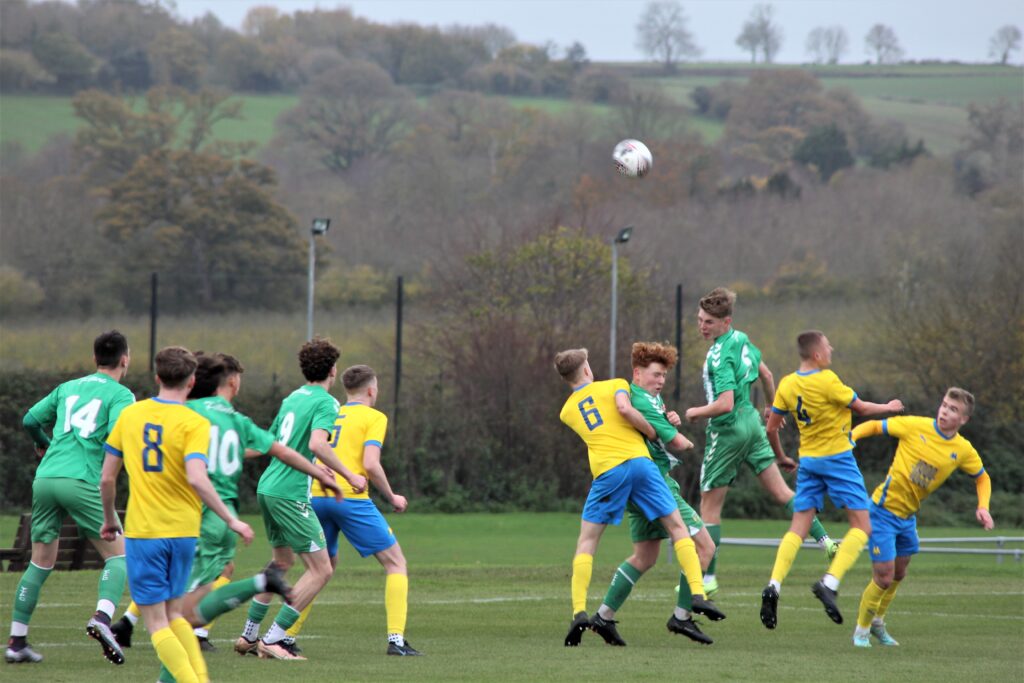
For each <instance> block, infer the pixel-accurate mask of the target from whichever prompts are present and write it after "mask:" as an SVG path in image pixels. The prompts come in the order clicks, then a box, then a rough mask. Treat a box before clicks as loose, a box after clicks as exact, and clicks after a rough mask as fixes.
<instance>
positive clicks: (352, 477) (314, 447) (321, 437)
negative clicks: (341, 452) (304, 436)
mask: <svg viewBox="0 0 1024 683" xmlns="http://www.w3.org/2000/svg"><path fill="white" fill-rule="evenodd" d="M309 450H311V451H313V455H315V456H316V457H317V458H319V459H320V462H322V463H323V464H325V465H327V466H328V467H330V468H331V469H332V470H334V471H335V472H337V473H338V474H340V475H341V476H342V478H343V479H344V480H345V481H347V482H348V483H349V484H350V485H351V486H352V488H353V489H355V491H356V493H362V492H363V491H365V490H366V477H364V476H362V475H360V474H356V473H355V472H353V471H352V470H350V469H349V468H347V467H345V465H343V464H342V462H341V460H339V459H338V456H337V455H336V454H335V453H334V449H333V448H331V443H330V441H328V434H327V432H326V431H324V430H323V429H314V430H313V434H312V435H310V437H309Z"/></svg>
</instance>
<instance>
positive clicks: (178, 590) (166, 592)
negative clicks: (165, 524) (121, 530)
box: [124, 537, 196, 605]
mask: <svg viewBox="0 0 1024 683" xmlns="http://www.w3.org/2000/svg"><path fill="white" fill-rule="evenodd" d="M124 554H125V564H126V565H127V568H128V591H129V592H130V593H131V596H132V600H134V601H135V603H136V604H138V605H155V604H157V603H158V602H166V601H167V600H173V599H174V598H180V597H181V596H183V595H185V589H186V588H187V586H188V575H189V574H190V573H191V572H192V558H193V557H194V556H195V554H196V539H195V537H187V538H126V539H124Z"/></svg>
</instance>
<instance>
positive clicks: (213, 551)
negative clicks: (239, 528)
mask: <svg viewBox="0 0 1024 683" xmlns="http://www.w3.org/2000/svg"><path fill="white" fill-rule="evenodd" d="M224 504H225V505H227V507H228V510H230V511H231V514H232V515H234V516H235V517H237V516H238V501H236V500H225V501H224ZM237 542H238V537H237V536H236V535H235V532H234V531H232V530H231V529H230V528H229V527H228V523H227V522H225V521H224V520H223V519H221V518H220V517H219V516H218V515H217V513H215V512H214V511H213V510H211V509H210V508H208V507H206V506H205V505H204V506H203V521H202V524H200V526H199V542H198V543H197V544H196V556H195V559H193V560H192V573H191V574H189V577H188V588H187V592H189V593H191V592H192V591H194V590H195V589H196V588H199V587H200V586H205V585H206V584H208V583H213V582H214V581H216V580H217V577H218V576H220V573H221V572H222V571H224V567H225V566H226V565H227V563H228V562H230V561H231V560H233V559H235V544H236V543H237Z"/></svg>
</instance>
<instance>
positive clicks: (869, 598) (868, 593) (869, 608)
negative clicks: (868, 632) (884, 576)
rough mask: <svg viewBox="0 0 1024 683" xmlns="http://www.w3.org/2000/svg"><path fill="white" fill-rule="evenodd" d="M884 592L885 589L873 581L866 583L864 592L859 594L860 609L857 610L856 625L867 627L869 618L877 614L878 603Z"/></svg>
mask: <svg viewBox="0 0 1024 683" xmlns="http://www.w3.org/2000/svg"><path fill="white" fill-rule="evenodd" d="M884 594H885V589H884V588H882V587H881V586H879V585H878V584H877V583H875V582H874V581H871V582H869V583H868V587H867V588H865V589H864V594H863V595H861V596H860V611H858V612H857V626H860V627H861V628H868V627H869V626H871V620H872V619H874V618H875V617H877V616H878V603H879V601H881V599H882V595H884Z"/></svg>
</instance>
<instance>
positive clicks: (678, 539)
mask: <svg viewBox="0 0 1024 683" xmlns="http://www.w3.org/2000/svg"><path fill="white" fill-rule="evenodd" d="M555 369H556V370H558V374H559V375H561V376H562V379H563V380H565V382H566V383H567V384H568V385H569V386H570V387H572V394H571V395H570V396H569V398H568V400H567V401H566V402H565V405H564V406H562V410H561V413H560V414H559V418H560V419H561V420H562V422H564V423H565V424H566V425H568V426H569V427H570V428H571V429H572V430H573V431H574V432H576V434H577V435H578V436H579V437H580V438H581V439H583V442H584V443H585V444H586V445H587V457H588V459H589V460H590V472H591V474H592V475H593V477H594V483H593V484H592V485H591V487H590V494H589V495H588V496H587V502H586V503H585V504H584V506H583V519H582V521H581V522H580V535H579V539H578V540H577V542H576V555H575V556H574V557H573V561H572V611H573V618H572V622H571V623H570V625H569V633H568V634H567V635H566V637H565V645H566V647H575V646H577V645H579V644H580V640H581V639H582V637H583V632H584V631H585V630H586V629H588V628H590V627H591V624H590V618H589V617H588V616H587V612H586V606H587V589H588V588H589V587H590V577H591V574H592V572H593V567H594V553H595V552H596V551H597V545H598V542H599V541H600V540H601V534H602V533H603V532H604V529H605V527H606V526H607V525H609V524H618V523H619V522H621V521H622V515H623V512H624V511H625V508H626V503H627V502H630V501H631V502H632V503H633V504H634V505H635V506H636V507H637V508H638V509H639V510H640V512H641V513H642V514H643V515H644V517H646V518H647V519H648V520H649V521H652V522H653V521H654V520H658V521H660V522H661V524H662V526H663V527H664V528H665V531H666V532H667V533H668V535H669V538H671V539H672V546H673V548H674V549H675V553H676V560H677V561H678V562H679V566H680V568H681V569H682V571H683V574H685V575H686V581H687V583H688V584H689V586H690V591H691V592H692V594H693V598H692V602H693V609H692V611H694V612H696V613H698V614H703V615H705V616H707V617H708V618H709V619H711V620H712V621H718V620H720V619H724V618H725V614H723V613H722V612H721V611H720V610H719V609H718V608H717V607H716V606H715V605H714V604H713V603H711V602H708V601H707V600H705V598H704V583H703V579H702V577H701V569H700V559H699V558H698V557H697V550H696V548H695V547H694V543H693V539H692V538H690V535H689V531H688V530H687V528H686V525H685V524H684V523H683V519H682V517H681V516H680V514H679V508H678V507H677V505H676V501H675V499H674V498H673V497H672V493H671V491H669V488H668V485H667V484H666V483H665V479H664V477H662V475H661V472H659V471H658V467H657V465H655V464H654V461H653V460H652V459H651V456H650V454H649V453H648V451H647V446H646V444H645V443H644V440H643V437H642V436H641V433H643V434H644V435H645V436H647V437H648V438H650V439H654V438H656V437H657V434H656V433H655V431H654V428H653V427H652V426H651V425H650V423H648V422H647V420H645V419H644V418H643V416H642V415H641V414H640V412H639V411H638V410H637V409H636V408H634V407H633V406H632V404H631V403H630V398H629V383H628V382H626V380H624V379H610V380H605V381H602V382H595V381H594V373H593V371H592V370H591V369H590V363H589V362H588V361H587V350H586V349H568V350H566V351H561V352H559V353H558V354H557V355H556V356H555ZM637 430H639V431H637Z"/></svg>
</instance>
